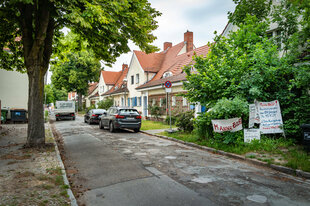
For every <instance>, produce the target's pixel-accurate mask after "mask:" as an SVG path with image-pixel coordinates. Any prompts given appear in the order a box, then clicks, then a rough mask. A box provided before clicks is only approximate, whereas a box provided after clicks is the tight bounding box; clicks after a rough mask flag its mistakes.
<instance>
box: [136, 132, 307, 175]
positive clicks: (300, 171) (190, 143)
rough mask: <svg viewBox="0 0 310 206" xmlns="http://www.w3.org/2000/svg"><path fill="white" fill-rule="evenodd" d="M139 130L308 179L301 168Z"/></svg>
mask: <svg viewBox="0 0 310 206" xmlns="http://www.w3.org/2000/svg"><path fill="white" fill-rule="evenodd" d="M140 132H141V133H144V134H147V135H151V136H155V137H159V138H162V139H167V140H171V141H174V142H178V143H181V144H184V145H187V146H190V147H195V148H198V149H201V150H205V151H208V152H211V153H214V154H219V155H223V156H227V157H231V158H234V159H238V160H242V161H245V162H249V163H252V164H254V165H258V166H264V167H268V168H271V169H274V170H276V171H279V172H283V173H285V174H289V175H294V176H297V177H301V178H305V179H310V173H309V172H304V171H302V170H294V169H292V168H288V167H284V166H281V165H274V164H268V163H266V162H262V161H259V160H256V159H250V158H246V157H244V156H241V155H237V154H233V153H229V152H224V151H221V150H216V149H214V148H211V147H206V146H201V145H197V144H195V143H192V142H185V141H183V140H179V139H175V138H172V137H167V136H162V135H157V134H151V133H148V132H147V131H140Z"/></svg>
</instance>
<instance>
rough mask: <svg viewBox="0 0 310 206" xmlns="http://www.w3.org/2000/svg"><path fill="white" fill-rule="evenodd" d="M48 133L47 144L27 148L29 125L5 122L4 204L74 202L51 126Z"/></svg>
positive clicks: (1, 134) (1, 142) (0, 199)
mask: <svg viewBox="0 0 310 206" xmlns="http://www.w3.org/2000/svg"><path fill="white" fill-rule="evenodd" d="M46 128H48V125H46ZM46 134H47V135H46V142H47V143H48V144H47V145H46V147H44V148H40V149H32V148H23V145H24V144H25V142H26V137H27V125H26V124H11V125H2V129H0V185H1V186H0V194H1V195H0V205H70V201H69V198H68V195H67V192H66V189H67V185H65V184H64V182H63V179H62V173H61V168H60V165H59V161H58V159H57V156H56V151H55V145H54V139H53V138H52V135H51V132H50V131H49V130H46Z"/></svg>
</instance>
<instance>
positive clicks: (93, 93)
mask: <svg viewBox="0 0 310 206" xmlns="http://www.w3.org/2000/svg"><path fill="white" fill-rule="evenodd" d="M88 85H89V87H88V95H87V96H86V97H85V106H86V107H87V108H88V107H90V106H91V105H97V103H98V102H99V92H98V82H94V83H89V84H88Z"/></svg>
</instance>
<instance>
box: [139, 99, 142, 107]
mask: <svg viewBox="0 0 310 206" xmlns="http://www.w3.org/2000/svg"><path fill="white" fill-rule="evenodd" d="M141 105H142V104H141V97H139V106H141Z"/></svg>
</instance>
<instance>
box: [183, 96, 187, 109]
mask: <svg viewBox="0 0 310 206" xmlns="http://www.w3.org/2000/svg"><path fill="white" fill-rule="evenodd" d="M185 106H187V99H186V98H185V97H183V107H185Z"/></svg>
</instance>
